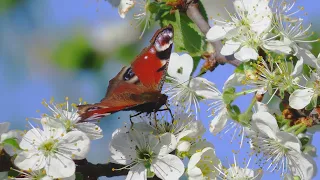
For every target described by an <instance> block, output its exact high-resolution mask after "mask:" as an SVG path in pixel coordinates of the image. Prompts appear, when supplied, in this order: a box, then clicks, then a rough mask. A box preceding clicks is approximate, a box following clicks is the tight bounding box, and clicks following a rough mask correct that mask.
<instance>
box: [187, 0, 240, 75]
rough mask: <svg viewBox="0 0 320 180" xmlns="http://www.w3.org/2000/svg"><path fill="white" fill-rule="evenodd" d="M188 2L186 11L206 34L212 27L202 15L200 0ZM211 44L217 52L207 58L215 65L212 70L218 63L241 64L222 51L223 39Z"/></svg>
mask: <svg viewBox="0 0 320 180" xmlns="http://www.w3.org/2000/svg"><path fill="white" fill-rule="evenodd" d="M186 3H187V4H188V6H187V9H186V10H185V11H186V13H187V15H188V17H189V18H190V19H191V20H192V21H193V22H194V23H196V24H197V26H198V27H199V29H200V30H201V32H202V33H203V34H204V35H206V34H207V32H208V31H209V29H210V25H209V23H208V22H207V21H206V20H205V19H204V17H203V16H202V14H201V12H200V10H199V4H198V0H186ZM211 44H212V46H213V47H214V49H215V53H214V54H212V56H210V57H209V58H207V61H209V62H208V64H209V65H211V67H213V68H210V70H211V71H213V70H214V68H215V67H216V66H217V64H225V63H229V64H232V65H234V66H239V65H240V64H241V61H239V60H237V59H235V58H234V57H233V56H230V57H229V56H228V57H226V56H223V55H222V54H221V53H220V51H221V49H222V46H223V45H222V43H221V41H215V42H211Z"/></svg>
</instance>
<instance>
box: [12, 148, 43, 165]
mask: <svg viewBox="0 0 320 180" xmlns="http://www.w3.org/2000/svg"><path fill="white" fill-rule="evenodd" d="M45 163H46V162H45V156H44V155H43V154H42V153H40V152H37V151H22V152H20V153H19V154H18V155H17V157H16V158H15V159H14V165H16V166H17V167H18V168H19V169H23V170H29V169H31V170H39V169H42V168H44V166H45Z"/></svg>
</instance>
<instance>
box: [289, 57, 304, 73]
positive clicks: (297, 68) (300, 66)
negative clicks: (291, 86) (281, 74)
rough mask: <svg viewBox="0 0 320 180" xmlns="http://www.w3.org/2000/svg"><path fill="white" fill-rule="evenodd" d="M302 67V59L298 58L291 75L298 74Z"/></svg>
mask: <svg viewBox="0 0 320 180" xmlns="http://www.w3.org/2000/svg"><path fill="white" fill-rule="evenodd" d="M302 69H303V59H302V58H300V59H298V61H297V63H296V65H295V66H294V69H293V71H292V73H291V76H298V75H299V74H300V73H301V72H302Z"/></svg>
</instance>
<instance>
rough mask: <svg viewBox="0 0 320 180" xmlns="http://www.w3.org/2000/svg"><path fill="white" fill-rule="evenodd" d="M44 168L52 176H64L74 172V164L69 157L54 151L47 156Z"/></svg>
mask: <svg viewBox="0 0 320 180" xmlns="http://www.w3.org/2000/svg"><path fill="white" fill-rule="evenodd" d="M45 170H46V173H47V175H49V176H52V177H53V178H65V177H70V176H72V175H73V174H74V173H75V170H76V165H75V164H74V162H73V160H72V159H71V158H70V157H66V156H65V155H62V154H58V153H55V154H54V155H53V156H49V157H48V158H47V162H46V166H45Z"/></svg>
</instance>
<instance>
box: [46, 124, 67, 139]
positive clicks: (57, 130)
mask: <svg viewBox="0 0 320 180" xmlns="http://www.w3.org/2000/svg"><path fill="white" fill-rule="evenodd" d="M41 124H42V128H43V135H44V136H45V137H47V138H52V139H58V138H60V137H61V135H62V134H66V129H65V127H64V125H63V124H62V123H55V125H54V126H51V125H52V124H53V122H52V123H47V121H44V120H41Z"/></svg>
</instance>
